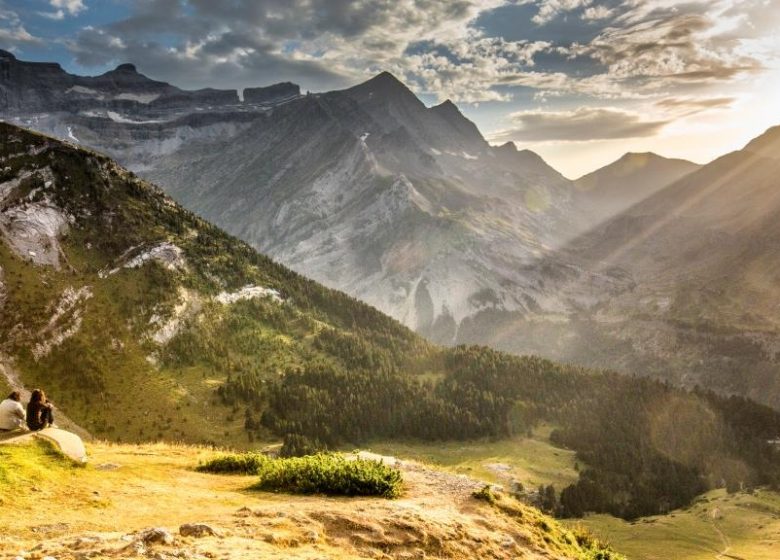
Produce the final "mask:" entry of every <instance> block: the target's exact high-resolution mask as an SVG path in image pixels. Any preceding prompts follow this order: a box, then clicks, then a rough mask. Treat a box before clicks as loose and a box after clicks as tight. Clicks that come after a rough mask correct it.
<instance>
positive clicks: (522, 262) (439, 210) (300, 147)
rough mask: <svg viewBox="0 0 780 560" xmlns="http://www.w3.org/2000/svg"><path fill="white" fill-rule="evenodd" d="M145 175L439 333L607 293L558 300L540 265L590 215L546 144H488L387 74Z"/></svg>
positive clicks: (283, 256) (304, 101)
mask: <svg viewBox="0 0 780 560" xmlns="http://www.w3.org/2000/svg"><path fill="white" fill-rule="evenodd" d="M249 147H251V150H250V149H249ZM145 173H146V174H147V176H149V177H150V178H152V179H153V180H155V181H157V182H159V183H160V184H164V185H167V188H168V190H169V192H170V193H171V194H172V195H173V196H174V197H176V198H178V199H179V200H181V201H183V202H184V204H186V205H187V206H189V207H190V208H192V209H194V210H195V211H197V212H200V213H202V214H203V215H204V216H206V217H208V218H209V219H211V220H214V221H215V222H217V223H220V224H224V225H225V227H226V228H227V229H228V230H229V231H230V232H231V233H233V234H235V235H237V236H239V237H241V238H242V239H246V240H248V241H249V242H250V243H252V244H253V245H254V246H256V247H258V248H259V249H260V250H262V251H264V252H266V253H268V254H270V255H272V256H273V257H275V258H277V259H279V260H280V261H281V262H284V263H287V264H289V265H290V266H292V267H293V268H295V269H296V270H298V271H300V272H302V273H304V274H306V275H309V276H311V277H313V278H315V279H317V280H319V281H321V282H323V283H325V284H326V285H329V286H333V287H338V288H339V289H343V290H346V291H347V292H348V293H350V294H352V295H354V296H356V297H358V298H361V299H363V300H365V301H367V302H369V303H371V304H372V305H374V306H376V307H377V308H379V309H380V310H382V311H384V312H386V313H388V314H390V315H392V316H394V317H396V318H398V319H399V320H401V321H403V322H404V323H405V324H407V325H409V326H411V327H413V328H416V329H418V330H419V331H420V332H422V333H425V334H427V335H428V336H430V337H432V338H434V339H435V340H438V341H442V342H447V343H451V342H457V341H458V340H459V337H458V328H459V325H460V324H461V323H462V322H463V321H464V320H465V319H467V318H469V317H471V316H473V315H474V314H477V313H480V312H482V311H484V310H485V309H499V310H511V311H516V312H520V313H525V312H526V311H528V310H529V309H530V308H531V307H536V306H542V307H545V308H548V309H549V310H551V311H554V312H566V310H567V309H568V308H569V307H570V306H571V305H572V304H574V305H581V304H587V305H589V304H590V300H591V299H592V296H591V292H592V290H590V288H589V289H588V290H587V291H586V292H587V293H586V294H585V295H583V294H573V298H572V299H571V301H555V300H553V299H551V298H549V297H548V296H547V294H548V292H549V289H550V286H551V284H550V285H547V284H545V283H544V281H542V280H541V278H540V277H539V276H538V275H537V274H536V273H535V272H533V271H532V269H530V268H528V266H529V265H530V264H532V263H533V262H535V261H536V260H537V259H538V258H539V257H540V256H541V255H543V254H546V253H547V252H549V251H550V250H551V249H552V248H554V247H557V246H559V245H560V244H561V243H563V242H564V241H566V240H567V239H570V238H571V237H573V236H574V235H576V233H577V232H579V231H581V230H582V229H583V227H584V224H585V223H586V222H587V220H586V216H584V215H583V214H581V213H580V212H579V210H578V208H577V207H576V205H575V204H574V199H573V189H572V188H571V185H570V183H568V182H567V181H566V180H565V179H564V178H563V177H562V176H561V175H560V174H558V173H557V172H555V171H554V170H552V169H551V168H550V167H549V166H548V165H547V164H545V163H544V161H543V160H542V159H541V158H539V157H538V156H537V155H535V154H532V153H530V152H518V151H517V150H516V149H515V148H514V146H508V147H502V148H494V147H491V146H489V145H488V144H487V142H485V140H484V139H483V138H482V136H481V135H480V134H479V132H478V130H477V129H476V127H475V126H474V125H473V123H471V122H470V121H468V120H467V119H466V118H465V117H463V115H462V114H461V113H460V112H459V111H458V110H457V108H455V106H454V105H452V104H451V103H444V104H443V105H440V106H437V107H433V108H430V109H429V108H427V107H425V105H424V104H422V103H421V102H420V101H419V100H418V99H417V98H416V96H415V95H414V94H413V93H412V92H411V91H410V90H409V89H408V88H406V86H404V85H403V84H402V83H401V82H399V81H398V80H396V79H395V78H394V77H393V76H391V75H390V74H387V73H383V74H380V75H379V76H377V77H375V78H373V79H372V80H369V81H368V82H366V83H364V84H361V85H359V86H356V87H354V88H351V89H348V90H344V91H339V92H331V93H326V94H321V95H310V96H307V97H305V98H301V99H299V100H296V101H294V102H291V103H288V104H286V105H284V106H280V107H278V108H276V109H275V110H273V111H272V112H269V113H268V114H266V115H265V116H264V117H263V118H262V119H260V120H258V121H257V122H256V123H255V124H254V125H252V126H250V127H248V128H247V129H246V130H244V131H242V132H241V133H239V134H238V135H236V136H235V137H233V138H231V140H230V142H225V143H223V144H221V145H220V147H219V149H217V150H215V149H214V148H213V146H210V145H207V144H203V145H201V146H186V147H183V148H182V149H181V150H179V151H177V152H176V153H174V154H172V155H171V156H170V157H168V158H166V159H165V161H164V162H161V164H160V165H159V166H157V167H156V168H154V169H148V170H146V171H145ZM561 266H563V265H561ZM583 273H584V272H583ZM594 282H597V283H602V282H603V283H607V284H609V285H614V286H615V289H618V287H617V286H618V285H620V284H621V282H622V281H621V280H619V279H616V278H612V277H609V276H606V275H601V276H600V278H599V279H598V280H594ZM573 302H574V303H573Z"/></svg>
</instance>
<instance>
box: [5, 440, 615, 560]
mask: <svg viewBox="0 0 780 560" xmlns="http://www.w3.org/2000/svg"><path fill="white" fill-rule="evenodd" d="M88 452H89V455H90V465H89V466H87V467H80V468H75V467H73V466H71V465H69V464H67V463H65V462H63V461H62V460H61V459H58V458H57V457H56V456H52V455H51V452H50V450H48V449H47V448H46V447H43V446H41V445H38V444H31V445H27V446H22V445H17V446H0V457H1V458H2V461H1V462H0V501H2V503H3V507H4V509H5V511H6V512H7V513H8V515H4V517H3V534H2V536H0V555H2V556H4V557H5V556H8V557H14V556H17V555H21V556H24V557H29V556H34V555H36V554H39V555H41V556H52V557H55V558H73V557H77V556H79V555H85V556H96V557H106V556H115V555H121V556H122V557H133V558H135V557H146V556H150V557H151V556H153V555H156V556H165V557H166V558H167V557H195V558H204V557H209V558H247V559H249V558H270V557H273V558H277V557H278V558H339V559H353V558H354V559H356V558H377V557H380V556H381V557H384V558H387V557H390V558H416V557H423V556H427V557H436V558H453V559H455V558H496V559H503V558H507V559H508V558H517V557H523V558H529V559H542V558H545V559H549V558H556V559H559V560H567V559H572V560H596V559H599V560H621V558H622V557H621V556H620V555H618V554H615V553H612V552H609V551H607V550H605V549H604V547H603V545H601V544H600V543H598V542H596V541H595V540H594V539H591V538H589V536H588V535H587V534H586V533H584V532H582V531H574V530H570V529H567V528H566V527H564V526H562V525H560V524H559V523H558V522H556V521H555V520H553V519H551V518H549V517H547V516H544V515H542V514H541V513H539V512H538V511H536V510H533V509H532V508H529V507H526V506H523V505H522V504H519V503H517V502H514V501H513V500H511V499H510V498H506V497H505V498H500V499H499V500H498V502H497V503H494V504H490V503H486V502H484V501H482V500H479V499H477V498H474V497H473V496H472V492H474V491H475V490H476V489H479V488H480V487H481V484H480V483H478V482H476V481H472V480H466V479H463V478H461V477H454V476H451V475H448V474H445V473H441V472H438V471H435V470H432V469H429V468H426V467H422V466H420V465H415V464H402V465H400V467H399V468H400V470H401V472H402V475H403V479H404V487H403V492H402V494H401V496H400V497H398V498H397V499H391V500H389V499H386V498H384V497H374V498H359V499H358V498H352V499H350V498H328V497H324V496H317V495H315V496H294V495H289V494H276V493H269V492H261V491H256V490H250V487H251V486H252V485H253V484H255V483H256V482H257V477H256V476H236V475H231V476H225V475H222V476H220V475H213V474H205V473H199V472H196V470H195V467H196V466H197V465H198V464H199V463H200V462H202V461H204V460H206V459H209V458H211V457H214V456H216V453H215V452H214V451H212V450H209V449H206V448H202V447H191V446H184V445H162V444H155V445H127V444H124V445H116V444H107V443H93V444H91V445H89V448H88ZM6 472H11V473H13V478H9V477H7V476H5V473H6ZM42 500H45V501H46V503H48V504H57V507H45V508H41V507H40V505H41V501H42ZM182 504H186V507H183V506H182ZM185 523H199V524H207V525H208V526H209V527H210V528H211V529H213V531H214V532H215V533H216V534H214V535H207V536H204V537H202V538H195V537H191V536H189V537H188V536H183V535H180V534H179V531H178V528H179V526H180V525H182V524H185ZM150 527H157V528H164V529H167V530H168V531H170V533H171V535H172V537H173V541H172V542H170V543H168V544H163V543H156V544H154V543H144V542H143V541H142V539H141V538H140V535H141V534H142V533H143V531H144V530H146V529H148V528H150ZM124 535H128V537H126V538H123V537H124ZM33 548H35V551H34V552H30V551H31V549H33Z"/></svg>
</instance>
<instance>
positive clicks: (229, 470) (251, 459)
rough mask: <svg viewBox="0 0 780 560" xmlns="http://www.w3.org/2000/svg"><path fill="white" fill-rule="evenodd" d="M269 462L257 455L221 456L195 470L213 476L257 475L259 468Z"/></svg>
mask: <svg viewBox="0 0 780 560" xmlns="http://www.w3.org/2000/svg"><path fill="white" fill-rule="evenodd" d="M271 460H272V459H269V458H268V457H266V456H265V455H260V454H259V453H240V454H233V455H222V456H220V457H216V458H214V459H211V460H210V461H206V462H205V463H202V464H200V465H198V466H197V467H195V470H196V471H198V472H207V473H215V474H258V472H259V471H260V467H261V466H262V465H264V464H265V463H267V462H269V461H271Z"/></svg>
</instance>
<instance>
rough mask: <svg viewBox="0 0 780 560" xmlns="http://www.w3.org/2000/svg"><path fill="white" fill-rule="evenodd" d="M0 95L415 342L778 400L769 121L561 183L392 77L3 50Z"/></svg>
mask: <svg viewBox="0 0 780 560" xmlns="http://www.w3.org/2000/svg"><path fill="white" fill-rule="evenodd" d="M0 92H1V93H2V97H1V98H0V112H1V113H2V116H3V117H4V118H5V119H6V120H7V121H9V122H13V123H15V124H19V125H21V126H25V127H28V128H32V129H35V130H39V131H42V132H45V133H47V134H51V135H53V136H57V137H59V138H62V139H65V140H69V141H71V142H75V143H79V144H81V145H84V146H89V147H91V148H93V149H96V150H98V151H100V152H103V153H106V154H108V155H110V156H111V157H113V158H115V159H116V160H118V161H119V162H120V163H121V164H122V165H124V166H126V167H127V168H128V169H130V170H131V171H134V172H135V173H137V174H138V175H139V176H141V177H143V178H145V179H148V180H151V181H153V182H155V183H157V184H159V185H160V186H161V187H162V188H163V189H164V190H165V191H166V193H168V194H170V195H171V196H172V197H173V198H174V199H176V200H177V201H178V202H180V203H181V204H182V205H183V206H184V207H186V208H188V209H189V210H191V211H193V212H195V213H197V214H199V215H201V216H203V217H205V218H206V219H208V220H210V221H212V222H214V223H215V224H217V225H218V226H220V227H222V228H224V229H225V230H226V231H227V232H228V233H230V234H232V235H234V236H236V237H238V238H240V239H242V240H244V241H246V242H248V243H249V244H250V245H251V246H253V247H254V248H255V249H257V250H259V251H261V252H262V253H264V254H266V255H268V256H270V257H272V258H273V259H275V260H277V261H279V262H281V263H282V264H284V265H286V266H289V267H290V268H292V269H293V270H295V271H297V272H299V273H301V274H303V275H305V276H307V277H310V278H313V279H314V280H316V281H318V282H320V283H322V284H324V285H325V286H328V287H330V288H334V289H338V290H341V291H344V292H346V293H348V294H349V295H351V296H353V297H355V298H357V299H359V300H362V301H364V302H366V303H368V304H370V305H371V306H373V307H375V308H377V309H378V310H380V311H382V312H384V313H386V314H388V315H390V316H391V317H393V318H395V319H397V320H398V321H400V322H401V323H403V324H404V325H406V326H408V327H410V328H412V329H413V330H415V331H417V332H418V333H420V334H422V335H424V336H425V337H426V338H428V339H429V340H431V341H433V342H436V343H441V344H445V345H455V344H461V343H479V344H488V345H490V346H493V347H495V348H498V349H502V350H507V351H510V352H513V353H516V354H528V353H533V354H538V355H541V356H545V357H549V358H553V359H556V360H560V361H564V362H571V363H580V364H584V365H588V366H594V367H599V368H609V369H615V370H620V371H623V372H627V373H636V374H642V375H652V376H657V377H661V378H663V379H665V380H668V381H671V382H673V383H675V384H679V385H685V386H689V387H693V386H696V385H701V386H703V387H706V388H708V389H713V390H716V391H719V392H722V393H725V394H739V395H745V396H749V397H751V398H753V399H756V400H758V401H760V402H763V403H766V404H770V405H772V406H774V407H780V382H778V381H777V380H778V379H779V378H780V376H778V371H779V368H780V365H779V364H778V362H777V360H776V356H777V353H778V350H780V338H778V333H777V324H776V320H775V319H774V314H773V309H774V305H773V304H771V303H770V302H771V301H774V300H775V299H776V297H775V296H776V295H777V293H776V288H775V286H776V285H777V282H776V280H777V278H776V274H777V271H776V270H775V268H776V267H775V266H774V265H773V264H772V263H774V262H775V260H776V259H775V258H774V256H775V249H774V247H776V244H775V243H774V242H773V241H772V238H771V236H772V235H773V233H772V232H773V231H774V229H776V228H773V226H772V225H771V224H772V223H773V221H772V220H773V216H774V214H773V212H775V209H776V206H775V205H774V203H772V202H771V201H772V200H774V198H771V197H770V198H768V199H766V200H764V198H766V197H764V195H765V194H766V193H767V192H769V191H771V190H772V185H774V184H775V183H774V177H775V176H776V173H775V172H776V167H777V160H776V159H774V158H776V154H777V153H778V151H777V147H778V146H777V142H776V141H777V136H778V134H777V131H770V132H768V133H767V134H766V135H765V136H763V137H761V138H759V139H757V140H756V141H755V142H753V143H751V144H750V145H749V146H747V147H746V148H745V149H744V150H742V151H739V152H736V153H734V154H730V155H727V156H724V157H723V158H720V159H718V160H716V161H714V162H712V163H710V164H708V165H706V166H704V167H700V166H698V165H696V164H693V163H691V162H687V161H683V160H674V159H667V158H663V157H660V156H657V155H655V154H626V156H624V157H623V158H621V159H619V160H618V161H616V162H615V163H613V164H611V165H609V166H607V167H605V168H603V169H601V170H598V171H596V172H594V173H591V174H589V175H587V176H585V177H582V178H580V179H578V180H576V181H569V180H567V179H566V178H564V177H563V176H562V175H561V174H560V173H558V172H556V171H555V170H554V169H552V168H551V167H550V166H549V165H547V164H546V163H545V162H544V161H543V160H542V159H541V158H540V157H539V156H538V155H536V154H534V153H533V152H530V151H527V150H518V149H517V148H516V147H515V145H514V144H513V143H507V144H504V145H501V146H492V145H490V144H489V143H488V142H487V141H486V140H485V139H484V138H483V136H482V135H481V133H480V132H479V130H478V129H477V128H476V126H475V125H474V124H473V123H472V122H470V121H469V120H468V119H466V118H465V117H464V116H463V115H462V114H461V112H460V111H459V110H458V108H457V107H456V106H455V105H454V104H453V103H451V102H449V101H446V102H444V103H441V104H440V105H436V106H433V107H426V106H425V105H424V104H423V103H422V102H421V101H420V100H419V99H418V98H417V97H416V96H415V95H414V93H413V92H412V91H410V90H409V89H408V88H407V87H406V86H405V85H404V84H402V83H401V82H400V81H399V80H397V79H396V78H395V77H393V76H392V75H390V74H388V73H381V74H379V75H377V76H376V77H374V78H372V79H371V80H369V81H367V82H365V83H362V84H359V85H357V86H355V87H352V88H350V89H346V90H342V91H333V92H327V93H308V94H305V95H301V93H300V90H299V88H298V87H297V86H295V85H294V84H289V83H283V84H276V85H272V86H267V87H258V88H249V89H246V90H244V91H243V92H242V95H241V96H239V93H238V92H236V91H232V90H199V91H184V90H181V89H178V88H176V87H174V86H171V85H169V84H166V83H162V82H158V81H154V80H152V79H150V78H147V77H146V76H143V75H142V74H139V73H138V72H137V71H136V69H135V67H134V66H133V65H131V64H122V65H120V66H119V67H117V68H116V69H115V70H112V71H110V72H107V73H105V74H103V75H100V76H95V77H80V76H74V75H71V74H68V73H66V72H65V71H63V70H62V69H61V68H60V67H59V66H58V65H56V64H43V63H30V62H23V61H20V60H17V59H16V58H15V57H14V55H12V54H11V53H7V52H3V53H2V54H0ZM756 197H764V198H762V199H761V200H762V201H763V202H761V203H760V204H757V203H756V202H755V201H756V200H757V198H756ZM767 200H768V201H769V202H767ZM754 218H755V219H754Z"/></svg>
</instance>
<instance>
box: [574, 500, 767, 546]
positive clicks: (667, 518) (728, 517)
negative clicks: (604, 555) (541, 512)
mask: <svg viewBox="0 0 780 560" xmlns="http://www.w3.org/2000/svg"><path fill="white" fill-rule="evenodd" d="M581 524H582V525H585V527H587V528H588V529H589V530H590V531H592V532H593V533H594V534H596V535H598V536H601V537H604V538H606V539H607V540H608V541H609V542H611V543H612V545H613V546H614V547H615V549H616V550H619V551H620V552H622V553H624V554H625V555H626V556H628V558H631V559H632V560H669V559H675V560H713V559H714V560H728V559H731V560H740V559H742V560H777V559H778V558H780V495H778V494H777V493H774V492H768V491H757V492H756V493H755V494H747V493H738V494H733V495H728V494H726V492H725V490H716V491H713V492H710V493H708V494H706V495H705V496H703V497H701V498H699V500H698V501H697V502H696V503H695V504H693V506H691V507H690V508H688V509H686V510H680V511H675V512H673V513H671V514H669V515H664V516H656V517H647V518H643V519H640V520H638V521H636V522H633V523H627V522H625V521H622V520H620V519H615V518H614V517H610V516H607V515H596V516H591V517H588V518H586V519H585V520H584V521H582V522H581Z"/></svg>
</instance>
